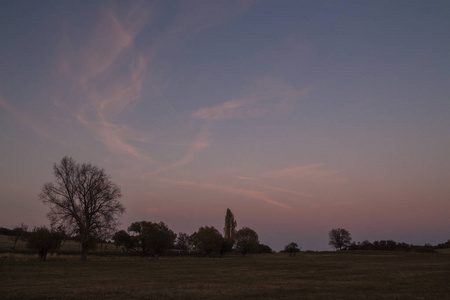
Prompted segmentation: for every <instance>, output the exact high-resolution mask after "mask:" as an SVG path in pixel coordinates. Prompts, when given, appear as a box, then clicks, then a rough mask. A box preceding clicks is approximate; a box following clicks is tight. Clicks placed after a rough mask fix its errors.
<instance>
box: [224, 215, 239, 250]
mask: <svg viewBox="0 0 450 300" xmlns="http://www.w3.org/2000/svg"><path fill="white" fill-rule="evenodd" d="M236 226H237V222H236V220H235V219H234V215H233V213H232V212H231V210H230V209H229V208H227V213H226V215H225V227H224V228H223V237H224V241H225V243H226V244H227V245H226V246H227V248H229V250H231V249H232V248H233V245H234V235H235V233H236Z"/></svg>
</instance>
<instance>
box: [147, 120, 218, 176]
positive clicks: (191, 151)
mask: <svg viewBox="0 0 450 300" xmlns="http://www.w3.org/2000/svg"><path fill="white" fill-rule="evenodd" d="M211 143H212V142H211V134H210V126H209V124H206V125H205V126H204V127H203V129H202V130H201V131H200V133H199V134H198V135H197V137H196V139H195V140H194V141H193V142H192V143H190V144H189V146H188V150H187V152H186V154H185V155H184V156H183V157H182V158H181V159H179V160H177V161H175V162H174V163H171V164H169V165H168V166H164V167H161V168H159V169H157V170H155V171H153V172H152V175H155V174H159V173H162V172H166V171H169V170H173V169H175V168H178V167H180V166H184V165H187V164H189V163H190V162H192V161H193V160H194V159H195V157H196V156H197V155H198V154H199V153H200V152H201V151H203V150H204V149H205V148H207V147H209V146H210V145H211Z"/></svg>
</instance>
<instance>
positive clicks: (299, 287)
mask: <svg viewBox="0 0 450 300" xmlns="http://www.w3.org/2000/svg"><path fill="white" fill-rule="evenodd" d="M0 278H1V285H0V296H1V298H2V299H58V298H64V299H98V298H101V299H231V298H235V299H449V298H450V284H449V280H448V279H449V278H450V255H448V254H420V253H401V254H398V253H301V254H300V255H297V256H296V257H289V256H286V255H282V254H275V255H254V256H248V257H224V258H161V259H159V260H154V259H150V258H141V257H119V256H109V257H104V258H102V257H93V256H92V257H91V258H90V261H88V262H83V261H81V260H80V258H79V257H75V256H59V257H50V258H49V260H48V261H47V262H44V263H39V262H37V257H35V256H32V257H31V256H25V255H16V256H15V257H14V259H13V258H11V257H5V256H4V255H3V257H2V258H1V259H0Z"/></svg>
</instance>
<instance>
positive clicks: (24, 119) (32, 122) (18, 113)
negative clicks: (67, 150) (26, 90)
mask: <svg viewBox="0 0 450 300" xmlns="http://www.w3.org/2000/svg"><path fill="white" fill-rule="evenodd" d="M0 107H2V108H3V109H5V110H6V111H8V112H9V113H10V114H11V115H13V116H14V117H15V118H16V119H17V120H18V121H19V122H20V123H22V124H23V125H25V126H26V127H28V128H30V129H31V130H32V131H34V132H35V133H36V134H37V135H38V136H40V137H43V138H45V139H48V140H53V141H56V142H58V143H60V141H58V140H57V139H56V138H55V137H54V136H53V135H52V134H51V133H50V131H48V130H46V129H44V126H43V125H42V124H41V123H40V122H38V121H37V120H36V119H35V118H34V117H32V116H31V115H30V114H28V113H26V112H25V111H22V110H20V109H18V108H16V107H14V106H13V105H11V104H9V103H8V102H7V101H5V100H4V99H3V98H2V97H1V95H0Z"/></svg>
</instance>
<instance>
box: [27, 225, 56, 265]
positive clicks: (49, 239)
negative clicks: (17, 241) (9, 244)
mask: <svg viewBox="0 0 450 300" xmlns="http://www.w3.org/2000/svg"><path fill="white" fill-rule="evenodd" d="M62 238H63V235H62V234H61V233H60V232H58V231H54V230H49V229H48V228H46V227H37V228H34V229H33V231H32V232H31V233H30V234H29V236H28V237H27V239H28V241H27V248H30V249H34V250H37V251H38V253H39V260H40V261H45V260H46V259H47V253H49V252H50V253H54V252H55V251H57V250H58V249H59V247H60V246H61V242H62Z"/></svg>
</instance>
